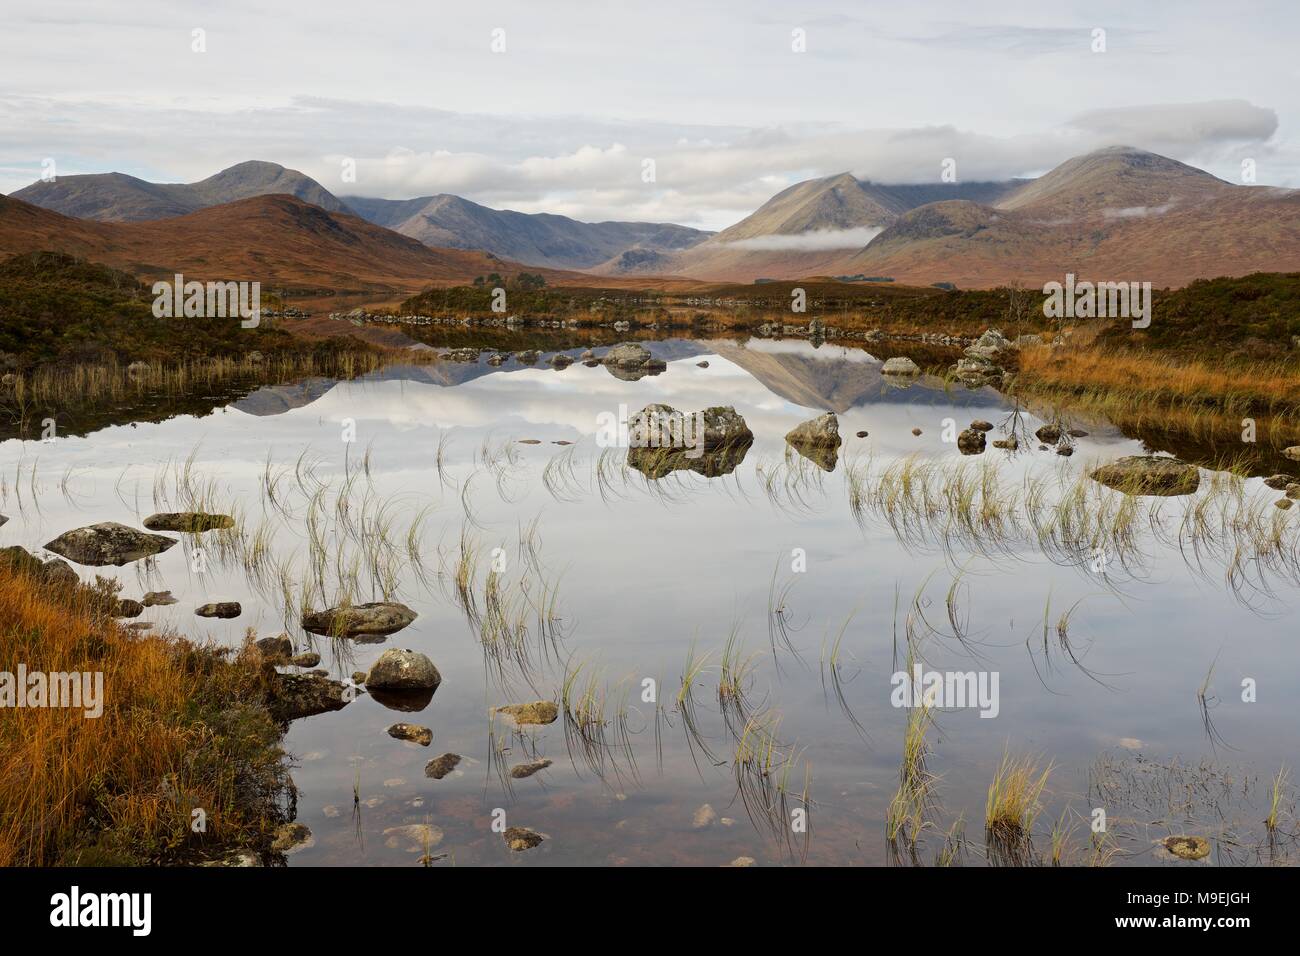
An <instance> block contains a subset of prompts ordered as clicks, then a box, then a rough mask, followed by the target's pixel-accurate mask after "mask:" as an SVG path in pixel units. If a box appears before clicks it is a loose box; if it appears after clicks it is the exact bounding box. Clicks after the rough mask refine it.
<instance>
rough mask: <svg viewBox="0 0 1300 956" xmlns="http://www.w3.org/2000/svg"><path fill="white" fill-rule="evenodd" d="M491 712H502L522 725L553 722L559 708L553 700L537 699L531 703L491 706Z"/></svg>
mask: <svg viewBox="0 0 1300 956" xmlns="http://www.w3.org/2000/svg"><path fill="white" fill-rule="evenodd" d="M493 713H495V714H504V715H505V716H506V717H508V718H510V719H511V720H513V721H514V722H515V723H516V724H518V725H520V726H524V725H526V724H553V723H555V718H556V717H558V716H560V709H559V708H558V707H556V706H555V702H554V701H550V700H538V701H534V702H533V703H531V704H507V705H506V706H504V707H496V708H493Z"/></svg>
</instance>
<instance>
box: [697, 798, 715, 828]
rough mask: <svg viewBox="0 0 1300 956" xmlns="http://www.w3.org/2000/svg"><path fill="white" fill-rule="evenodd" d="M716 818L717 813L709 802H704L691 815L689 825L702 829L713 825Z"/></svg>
mask: <svg viewBox="0 0 1300 956" xmlns="http://www.w3.org/2000/svg"><path fill="white" fill-rule="evenodd" d="M717 819H718V813H717V811H716V810H714V809H713V807H712V806H711V805H710V804H707V803H706V804H704V806H702V807H700V808H699V809H698V810H696V811H695V814H694V815H693V816H692V817H691V826H692V827H694V828H695V829H696V830H703V829H704V828H705V827H711V826H713V822H714V821H715V820H717Z"/></svg>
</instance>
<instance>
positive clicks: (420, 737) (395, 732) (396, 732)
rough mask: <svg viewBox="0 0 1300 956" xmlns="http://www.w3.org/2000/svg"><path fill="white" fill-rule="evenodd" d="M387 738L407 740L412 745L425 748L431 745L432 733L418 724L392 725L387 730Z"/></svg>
mask: <svg viewBox="0 0 1300 956" xmlns="http://www.w3.org/2000/svg"><path fill="white" fill-rule="evenodd" d="M388 736H390V737H395V738H397V739H398V740H409V741H410V742H411V743H413V744H419V745H420V746H421V747H427V746H429V744H431V743H433V731H432V730H430V729H429V728H428V727H421V726H420V725H419V724H393V726H391V727H389V728H388Z"/></svg>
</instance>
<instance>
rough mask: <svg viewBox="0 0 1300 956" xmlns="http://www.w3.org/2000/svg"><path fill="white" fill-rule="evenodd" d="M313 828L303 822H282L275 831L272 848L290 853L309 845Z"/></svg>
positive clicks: (276, 851) (277, 851) (274, 850)
mask: <svg viewBox="0 0 1300 956" xmlns="http://www.w3.org/2000/svg"><path fill="white" fill-rule="evenodd" d="M310 840H311V830H309V829H307V827H306V826H305V825H304V824H301V823H282V824H280V826H279V827H278V828H277V829H276V831H275V838H274V839H273V840H272V841H271V850H272V851H273V852H275V853H288V852H289V851H291V850H293V849H295V848H298V847H305V846H309V845H310V843H309V842H308V841H310Z"/></svg>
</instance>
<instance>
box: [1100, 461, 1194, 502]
mask: <svg viewBox="0 0 1300 956" xmlns="http://www.w3.org/2000/svg"><path fill="white" fill-rule="evenodd" d="M1091 477H1092V479H1093V480H1094V481H1099V482H1101V483H1102V484H1103V485H1106V486H1107V487H1108V488H1114V489H1115V490H1116V491H1122V492H1124V493H1125V494H1130V495H1166V496H1169V495H1190V494H1192V493H1193V492H1195V491H1196V489H1197V488H1199V487H1200V485H1201V473H1200V471H1199V470H1198V469H1197V467H1196V466H1195V465H1189V464H1188V463H1187V462H1185V461H1182V460H1181V459H1178V458H1163V457H1158V456H1156V455H1131V456H1129V457H1127V458H1121V459H1119V460H1118V461H1113V462H1111V463H1110V464H1108V465H1102V466H1101V467H1100V468H1097V469H1095V470H1094V471H1093V472H1092V475H1091Z"/></svg>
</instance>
